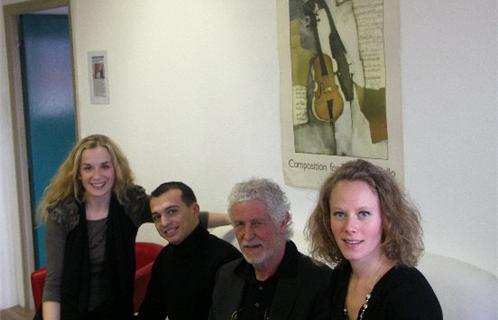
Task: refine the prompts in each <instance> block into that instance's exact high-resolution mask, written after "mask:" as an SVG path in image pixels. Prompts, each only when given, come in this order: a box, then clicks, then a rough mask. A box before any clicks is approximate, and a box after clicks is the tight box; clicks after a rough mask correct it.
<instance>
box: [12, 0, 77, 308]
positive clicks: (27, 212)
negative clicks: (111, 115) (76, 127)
mask: <svg viewBox="0 0 498 320" xmlns="http://www.w3.org/2000/svg"><path fill="white" fill-rule="evenodd" d="M64 6H69V0H31V1H25V2H20V3H15V4H10V5H5V6H4V7H3V12H4V23H5V38H6V51H7V70H8V78H9V93H10V105H11V114H12V129H13V139H14V159H15V163H16V169H15V171H16V172H15V174H16V181H17V199H18V206H19V225H20V230H19V231H20V237H21V244H20V246H21V260H22V261H21V266H22V275H23V276H22V288H23V299H24V301H20V304H21V305H24V306H25V307H28V308H30V309H33V308H34V304H33V298H32V296H31V295H32V293H31V279H30V276H31V272H33V271H34V268H35V262H34V248H33V223H32V218H31V217H32V212H31V198H30V188H29V172H28V156H27V143H26V134H25V132H26V131H25V121H24V107H23V105H24V103H23V93H22V79H21V67H20V66H21V64H20V51H19V37H18V35H19V30H18V22H19V16H20V15H22V14H26V13H30V12H35V11H41V10H47V9H52V8H57V7H64ZM68 16H69V14H68ZM70 26H71V25H69V27H70ZM69 30H70V34H71V29H69ZM71 39H72V37H71V36H70V41H71ZM71 48H72V42H71ZM73 63H74V54H73ZM74 80H75V78H74V64H73V88H74V87H75V81H74ZM75 105H76V104H75ZM75 123H76V121H75Z"/></svg>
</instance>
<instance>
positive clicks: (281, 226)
mask: <svg viewBox="0 0 498 320" xmlns="http://www.w3.org/2000/svg"><path fill="white" fill-rule="evenodd" d="M289 219H290V215H289V212H286V213H285V216H284V218H283V219H282V222H281V223H280V228H281V229H282V230H286V229H287V224H288V223H289Z"/></svg>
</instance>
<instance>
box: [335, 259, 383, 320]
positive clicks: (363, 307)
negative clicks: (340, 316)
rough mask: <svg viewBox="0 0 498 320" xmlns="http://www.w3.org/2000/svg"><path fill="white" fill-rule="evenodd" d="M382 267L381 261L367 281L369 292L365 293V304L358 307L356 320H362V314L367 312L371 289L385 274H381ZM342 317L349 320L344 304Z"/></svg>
mask: <svg viewBox="0 0 498 320" xmlns="http://www.w3.org/2000/svg"><path fill="white" fill-rule="evenodd" d="M382 266H383V263H382V260H381V261H379V265H378V266H377V268H376V270H375V272H374V273H373V276H372V278H371V280H368V288H369V290H370V292H369V293H367V295H366V297H365V302H363V304H362V305H361V307H360V310H359V311H358V318H357V320H363V316H364V314H365V312H366V311H367V308H368V302H369V301H370V298H372V292H373V288H374V287H375V284H376V283H377V281H379V279H380V278H381V277H382V276H383V275H384V273H385V272H381V269H382ZM344 316H345V317H346V319H348V318H349V316H348V308H347V306H346V303H344Z"/></svg>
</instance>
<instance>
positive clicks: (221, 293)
mask: <svg viewBox="0 0 498 320" xmlns="http://www.w3.org/2000/svg"><path fill="white" fill-rule="evenodd" d="M286 250H289V251H290V252H289V253H291V254H292V255H293V258H294V261H292V262H293V266H295V268H296V272H294V273H293V276H286V277H281V278H279V280H278V283H277V288H276V290H275V295H274V297H273V301H272V304H271V309H270V319H272V320H284V319H285V320H305V319H309V320H321V319H324V320H325V319H326V320H330V297H331V290H330V276H331V272H332V270H331V269H330V268H329V267H327V266H325V265H318V264H317V263H316V262H315V261H313V260H312V259H311V258H310V257H308V256H305V255H303V254H301V253H300V252H299V251H297V248H296V246H295V245H294V243H292V242H291V241H289V242H288V243H287V247H286ZM242 259H243V258H240V259H236V260H234V261H231V262H229V263H227V264H225V265H224V266H223V267H221V268H220V270H219V271H218V274H217V277H216V283H215V288H214V291H213V304H212V305H211V311H210V314H209V319H210V320H229V319H230V318H231V316H232V314H233V312H234V311H236V310H237V309H238V308H239V306H240V303H241V301H242V298H243V295H244V290H245V280H244V279H243V278H241V277H240V276H239V275H237V274H236V273H235V269H236V268H237V266H238V265H239V264H240V263H241V261H242Z"/></svg>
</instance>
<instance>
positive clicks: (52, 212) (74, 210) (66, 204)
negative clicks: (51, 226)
mask: <svg viewBox="0 0 498 320" xmlns="http://www.w3.org/2000/svg"><path fill="white" fill-rule="evenodd" d="M47 212H48V220H51V221H53V222H55V223H58V224H60V225H62V226H63V227H64V229H66V231H68V230H71V229H73V228H74V227H75V226H76V225H77V224H78V223H79V218H80V216H79V207H78V203H77V202H76V200H75V199H74V198H73V197H68V198H66V199H63V200H61V201H57V202H56V203H54V204H52V205H50V206H49V207H48V208H47Z"/></svg>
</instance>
